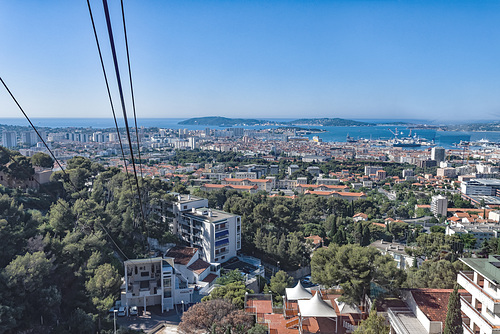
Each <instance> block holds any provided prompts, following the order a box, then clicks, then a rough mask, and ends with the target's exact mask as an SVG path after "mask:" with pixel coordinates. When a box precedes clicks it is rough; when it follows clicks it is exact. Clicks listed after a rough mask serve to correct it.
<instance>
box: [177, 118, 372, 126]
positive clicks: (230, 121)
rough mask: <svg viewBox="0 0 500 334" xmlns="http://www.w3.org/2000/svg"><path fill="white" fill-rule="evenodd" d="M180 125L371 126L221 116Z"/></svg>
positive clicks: (327, 120) (340, 120)
mask: <svg viewBox="0 0 500 334" xmlns="http://www.w3.org/2000/svg"><path fill="white" fill-rule="evenodd" d="M178 124H180V125H211V126H241V125H283V126H287V125H307V126H373V125H374V124H372V123H366V122H359V121H353V120H349V119H343V118H301V119H296V120H293V121H289V122H275V121H267V120H259V119H245V118H227V117H221V116H207V117H195V118H190V119H187V120H184V121H181V122H179V123H178Z"/></svg>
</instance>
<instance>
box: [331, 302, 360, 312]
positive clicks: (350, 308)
mask: <svg viewBox="0 0 500 334" xmlns="http://www.w3.org/2000/svg"><path fill="white" fill-rule="evenodd" d="M335 303H337V307H338V308H339V312H340V314H346V313H358V314H361V310H360V309H359V307H357V306H356V305H349V304H346V303H343V302H341V301H339V299H338V298H336V299H335Z"/></svg>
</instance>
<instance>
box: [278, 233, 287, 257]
mask: <svg viewBox="0 0 500 334" xmlns="http://www.w3.org/2000/svg"><path fill="white" fill-rule="evenodd" d="M277 252H278V256H279V257H280V258H281V259H285V257H286V237H285V233H282V234H281V237H280V241H279V243H278V249H277Z"/></svg>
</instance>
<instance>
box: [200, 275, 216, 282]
mask: <svg viewBox="0 0 500 334" xmlns="http://www.w3.org/2000/svg"><path fill="white" fill-rule="evenodd" d="M216 278H217V275H215V274H208V275H207V277H205V278H204V279H203V280H202V281H203V282H207V283H212V282H213V281H214V280H215V279H216Z"/></svg>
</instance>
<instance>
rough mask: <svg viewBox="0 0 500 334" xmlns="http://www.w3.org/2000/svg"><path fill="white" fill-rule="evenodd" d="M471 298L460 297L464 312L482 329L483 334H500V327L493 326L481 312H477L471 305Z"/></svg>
mask: <svg viewBox="0 0 500 334" xmlns="http://www.w3.org/2000/svg"><path fill="white" fill-rule="evenodd" d="M471 299H472V298H471V296H460V302H461V304H462V307H461V309H462V312H463V313H464V314H465V315H466V316H467V317H468V318H469V319H470V321H472V322H474V323H475V324H476V325H477V326H478V327H479V328H481V333H486V334H499V333H500V325H495V324H492V323H491V322H490V321H489V320H488V319H487V318H485V316H484V315H483V314H481V312H479V311H478V310H476V309H475V308H474V307H473V306H472V305H471V303H470V300H471Z"/></svg>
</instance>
